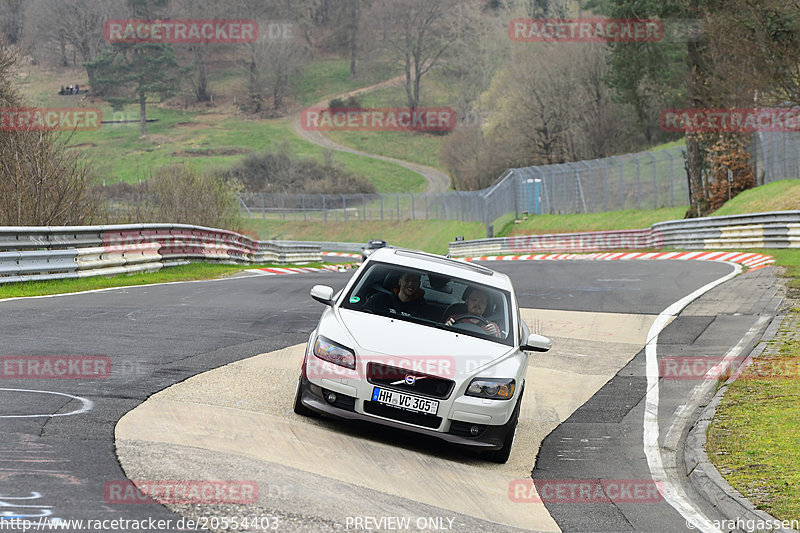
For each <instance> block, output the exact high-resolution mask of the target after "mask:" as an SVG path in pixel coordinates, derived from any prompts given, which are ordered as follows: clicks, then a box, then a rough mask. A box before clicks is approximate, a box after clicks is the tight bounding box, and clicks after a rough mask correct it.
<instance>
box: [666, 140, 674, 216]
mask: <svg viewBox="0 0 800 533" xmlns="http://www.w3.org/2000/svg"><path fill="white" fill-rule="evenodd" d="M664 153H666V154H667V157H668V158H669V206H670V207H675V158H674V157H672V154H671V153H669V150H664Z"/></svg>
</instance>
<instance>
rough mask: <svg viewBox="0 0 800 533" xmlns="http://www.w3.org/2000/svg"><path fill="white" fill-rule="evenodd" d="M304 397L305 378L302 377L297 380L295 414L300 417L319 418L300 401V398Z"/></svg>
mask: <svg viewBox="0 0 800 533" xmlns="http://www.w3.org/2000/svg"><path fill="white" fill-rule="evenodd" d="M302 396H303V378H302V376H301V377H300V379H298V380H297V392H296V393H295V395H294V412H295V413H297V414H298V415H300V416H310V417H314V416H318V415H317V412H316V411H312V410H311V409H309V408H308V407H306V406H305V405H303V402H302V401H300V398H301V397H302Z"/></svg>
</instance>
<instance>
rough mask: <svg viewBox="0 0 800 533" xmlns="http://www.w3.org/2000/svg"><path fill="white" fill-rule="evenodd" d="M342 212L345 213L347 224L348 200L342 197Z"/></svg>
mask: <svg viewBox="0 0 800 533" xmlns="http://www.w3.org/2000/svg"><path fill="white" fill-rule="evenodd" d="M342 212H344V221H345V222H347V198H345V197H344V194H343V195H342Z"/></svg>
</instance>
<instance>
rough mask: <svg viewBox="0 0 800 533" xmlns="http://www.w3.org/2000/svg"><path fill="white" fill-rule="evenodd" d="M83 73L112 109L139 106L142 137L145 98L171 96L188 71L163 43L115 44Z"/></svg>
mask: <svg viewBox="0 0 800 533" xmlns="http://www.w3.org/2000/svg"><path fill="white" fill-rule="evenodd" d="M86 70H87V71H88V73H89V83H90V85H91V86H92V88H93V89H94V90H96V91H97V92H98V93H100V94H102V95H103V97H104V98H105V99H106V100H107V101H108V102H109V103H110V104H111V105H112V107H114V109H121V108H122V107H123V106H125V105H128V104H135V103H138V104H139V113H140V115H139V120H140V125H141V126H140V134H141V135H146V134H147V99H148V98H149V97H159V98H160V99H161V100H165V99H167V98H171V97H172V96H174V95H175V94H176V93H177V91H178V89H179V87H180V83H181V80H182V78H183V77H184V76H185V75H186V73H187V71H188V69H186V68H181V67H180V65H178V61H177V59H175V52H174V51H173V49H172V46H171V45H169V44H163V43H135V44H127V43H115V44H114V45H112V46H111V47H109V48H107V49H105V50H103V51H102V52H100V53H99V54H98V55H97V56H96V57H95V58H94V59H92V60H91V61H90V62H89V63H86Z"/></svg>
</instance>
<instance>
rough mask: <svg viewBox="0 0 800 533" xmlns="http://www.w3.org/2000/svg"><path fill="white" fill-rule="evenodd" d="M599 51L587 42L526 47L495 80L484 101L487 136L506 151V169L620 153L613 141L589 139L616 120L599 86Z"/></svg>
mask: <svg viewBox="0 0 800 533" xmlns="http://www.w3.org/2000/svg"><path fill="white" fill-rule="evenodd" d="M603 50H604V49H603V48H602V47H600V46H596V47H592V46H587V45H586V43H575V45H569V44H564V43H561V44H558V45H552V44H545V43H543V44H542V45H541V46H535V47H527V48H525V49H524V50H522V51H520V52H519V56H517V57H515V58H514V60H513V61H512V63H511V66H509V67H507V68H506V70H504V71H503V72H502V73H501V74H499V75H498V76H497V77H496V78H495V80H494V82H493V84H492V88H491V89H490V90H489V91H488V92H487V93H486V94H485V95H484V98H483V101H484V107H485V109H486V110H487V111H488V112H489V113H490V114H491V119H490V120H489V121H488V123H487V125H486V134H487V136H488V137H489V138H490V139H492V140H493V141H495V142H497V143H499V144H501V145H503V146H505V147H506V148H507V151H508V155H507V156H506V157H507V158H508V163H509V166H511V165H530V164H553V163H563V162H565V161H576V160H580V159H588V158H593V157H601V156H605V155H609V154H610V153H613V152H614V151H616V150H617V149H618V146H617V145H616V141H614V142H610V143H608V144H605V143H600V144H599V145H598V143H597V142H596V141H594V140H593V139H592V137H594V136H596V135H601V134H603V132H606V133H607V132H609V131H613V128H615V127H618V125H619V124H618V120H619V118H620V111H619V109H618V108H617V107H616V106H615V105H614V104H613V102H612V101H611V98H610V94H607V91H606V90H605V88H604V87H602V84H601V81H602V74H603V72H602V70H598V68H599V67H598V66H600V65H603ZM614 139H618V137H617V135H614V136H612V137H611V140H612V141H613V140H614ZM619 139H620V142H622V140H621V138H619Z"/></svg>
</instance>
